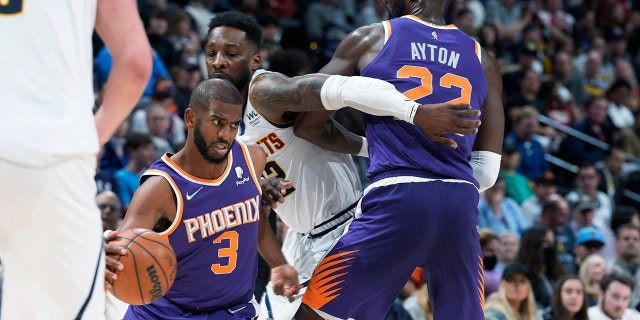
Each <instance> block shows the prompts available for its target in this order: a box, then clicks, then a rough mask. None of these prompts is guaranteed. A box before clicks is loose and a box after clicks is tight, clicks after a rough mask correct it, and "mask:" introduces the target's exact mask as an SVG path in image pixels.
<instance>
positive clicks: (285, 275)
mask: <svg viewBox="0 0 640 320" xmlns="http://www.w3.org/2000/svg"><path fill="white" fill-rule="evenodd" d="M271 285H272V286H273V292H274V293H275V294H277V295H281V296H285V297H288V298H289V301H293V296H294V295H296V294H298V292H299V291H300V289H302V285H301V284H300V282H299V281H298V271H296V269H295V268H293V267H292V266H291V265H289V264H283V265H280V266H277V267H275V268H272V269H271Z"/></svg>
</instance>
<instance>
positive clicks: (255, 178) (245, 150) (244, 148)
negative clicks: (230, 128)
mask: <svg viewBox="0 0 640 320" xmlns="http://www.w3.org/2000/svg"><path fill="white" fill-rule="evenodd" d="M236 142H237V143H239V144H240V146H242V151H243V153H244V159H245V161H246V162H247V167H249V170H250V171H251V177H252V178H253V183H254V184H255V185H256V188H258V193H259V194H260V196H262V189H261V188H260V182H259V181H260V180H258V175H257V174H256V168H255V167H254V166H253V161H252V160H251V154H250V153H249V147H247V145H246V144H245V143H244V142H242V141H240V140H238V139H236Z"/></svg>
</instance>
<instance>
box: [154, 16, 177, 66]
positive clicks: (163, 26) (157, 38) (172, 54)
mask: <svg viewBox="0 0 640 320" xmlns="http://www.w3.org/2000/svg"><path fill="white" fill-rule="evenodd" d="M147 16H148V17H147V19H146V29H147V37H148V38H149V43H150V44H151V47H152V48H153V49H154V50H155V52H156V53H157V54H158V55H159V56H160V59H161V60H162V61H163V62H164V63H165V66H172V65H174V64H176V63H178V61H179V56H178V51H177V50H176V49H175V47H174V46H173V43H172V42H171V40H169V36H168V34H167V31H168V30H169V15H168V13H167V11H165V10H159V9H154V10H151V11H150V12H148V13H147Z"/></svg>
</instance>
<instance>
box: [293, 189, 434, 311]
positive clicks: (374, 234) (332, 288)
mask: <svg viewBox="0 0 640 320" xmlns="http://www.w3.org/2000/svg"><path fill="white" fill-rule="evenodd" d="M412 187H414V186H409V185H408V184H402V185H393V186H385V187H379V188H375V189H373V190H370V191H369V192H368V193H367V195H366V196H365V197H364V198H363V200H362V209H363V214H362V215H361V216H360V217H358V218H357V219H355V220H354V221H353V222H352V223H351V225H350V226H349V227H348V231H347V232H346V233H345V234H344V235H343V236H342V237H341V238H340V240H339V241H338V242H337V244H336V245H335V246H334V247H333V249H331V250H330V251H329V253H328V254H327V256H326V257H325V258H324V259H323V260H322V261H321V262H320V264H319V265H318V267H317V268H316V269H315V271H314V273H313V277H312V280H311V282H310V284H309V288H308V289H307V293H306V294H305V296H304V298H303V302H304V303H305V304H307V305H308V306H310V307H312V308H314V309H316V310H321V311H323V312H326V313H327V314H330V315H333V316H335V317H339V318H349V317H353V318H356V319H360V318H362V319H377V318H380V319H382V318H383V317H384V314H386V312H387V311H388V310H389V308H390V307H391V304H392V303H393V300H394V298H395V296H396V295H397V294H398V292H399V291H400V289H401V288H402V287H403V286H404V284H405V283H406V281H407V280H408V279H409V276H410V274H411V272H412V271H413V270H414V269H415V267H416V266H418V265H419V264H420V263H421V262H422V261H423V258H422V257H423V254H422V252H424V248H423V246H422V243H424V241H422V240H423V239H425V238H424V232H423V231H421V228H420V227H417V226H416V224H418V225H419V224H423V223H424V218H423V217H422V214H421V213H420V212H419V210H418V208H419V207H415V208H414V206H413V204H408V203H406V202H404V199H405V198H406V197H407V196H405V195H404V194H406V193H408V192H413V191H414V188H412ZM393 195H395V196H393ZM403 202H404V204H402V203H403ZM353 301H358V303H357V304H354V303H353ZM371 317H374V318H371Z"/></svg>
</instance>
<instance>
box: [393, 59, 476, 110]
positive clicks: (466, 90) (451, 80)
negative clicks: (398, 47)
mask: <svg viewBox="0 0 640 320" xmlns="http://www.w3.org/2000/svg"><path fill="white" fill-rule="evenodd" d="M396 77H398V78H411V77H413V78H419V79H420V80H421V82H420V83H421V85H420V86H419V87H416V88H413V89H409V90H407V91H406V92H404V95H405V96H406V97H407V98H409V99H411V100H418V99H420V98H424V97H426V96H428V95H430V94H432V93H433V74H432V73H431V71H429V69H427V68H425V67H416V66H403V67H402V68H400V70H398V72H397V73H396ZM440 87H443V88H451V87H458V88H460V97H459V98H456V99H453V100H450V101H446V102H445V103H452V104H454V103H467V104H468V103H471V88H472V86H471V82H469V79H467V78H465V77H461V76H458V75H455V74H452V73H447V74H445V75H443V76H442V77H441V78H440Z"/></svg>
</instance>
